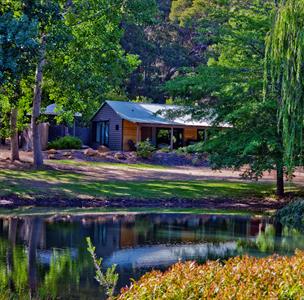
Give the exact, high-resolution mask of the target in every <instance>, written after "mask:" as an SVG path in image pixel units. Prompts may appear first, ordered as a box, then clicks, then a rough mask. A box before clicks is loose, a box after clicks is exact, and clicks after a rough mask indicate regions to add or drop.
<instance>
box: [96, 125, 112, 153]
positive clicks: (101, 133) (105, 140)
mask: <svg viewBox="0 0 304 300" xmlns="http://www.w3.org/2000/svg"><path fill="white" fill-rule="evenodd" d="M95 126H96V130H95V141H96V143H98V144H99V145H104V146H107V147H108V146H109V121H101V122H96V125H95Z"/></svg>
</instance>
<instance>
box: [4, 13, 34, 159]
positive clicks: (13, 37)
mask: <svg viewBox="0 0 304 300" xmlns="http://www.w3.org/2000/svg"><path fill="white" fill-rule="evenodd" d="M36 36H37V22H36V20H30V19H29V18H28V17H27V16H26V15H25V14H22V13H21V14H19V15H18V14H14V11H13V9H12V8H7V7H2V9H0V43H1V48H0V83H1V88H0V91H1V102H2V105H1V108H2V109H3V108H5V109H4V110H2V114H5V112H7V111H8V112H9V113H10V137H11V159H12V161H14V160H19V143H18V126H17V121H18V107H19V104H20V98H21V97H22V94H23V91H22V86H21V83H22V81H24V80H26V79H27V77H28V76H30V74H31V71H32V68H33V63H34V61H33V57H34V56H35V51H36V49H37V42H36ZM4 102H7V104H6V105H5V104H4Z"/></svg>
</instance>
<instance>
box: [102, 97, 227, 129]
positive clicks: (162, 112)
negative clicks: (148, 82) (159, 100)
mask: <svg viewBox="0 0 304 300" xmlns="http://www.w3.org/2000/svg"><path fill="white" fill-rule="evenodd" d="M106 103H107V104H108V105H109V106H110V107H111V108H112V109H113V110H114V111H115V112H116V113H117V114H118V115H119V116H120V117H121V118H122V119H125V120H128V121H130V122H134V123H144V124H152V125H156V124H158V125H171V126H197V127H211V126H212V124H211V121H210V120H200V121H196V120H192V119H191V116H190V115H186V116H182V117H176V118H174V119H170V118H168V117H167V116H166V112H168V111H172V110H179V109H180V108H181V107H180V106H177V105H165V104H150V103H136V102H123V101H109V100H108V101H106ZM220 127H230V126H229V125H228V124H223V125H221V126H220Z"/></svg>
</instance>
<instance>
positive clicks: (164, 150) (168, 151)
mask: <svg viewBox="0 0 304 300" xmlns="http://www.w3.org/2000/svg"><path fill="white" fill-rule="evenodd" d="M158 151H160V152H162V153H170V152H171V149H170V147H164V148H160V149H159V150H158Z"/></svg>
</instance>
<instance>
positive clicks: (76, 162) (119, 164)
mask: <svg viewBox="0 0 304 300" xmlns="http://www.w3.org/2000/svg"><path fill="white" fill-rule="evenodd" d="M48 163H50V164H57V163H58V164H64V165H71V166H82V167H116V168H131V169H152V170H157V169H167V168H168V167H167V166H162V165H152V164H144V163H136V164H128V163H122V162H93V161H79V160H68V159H61V160H57V161H56V160H48Z"/></svg>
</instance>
